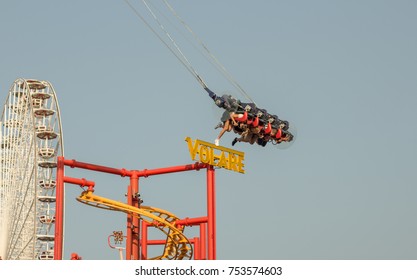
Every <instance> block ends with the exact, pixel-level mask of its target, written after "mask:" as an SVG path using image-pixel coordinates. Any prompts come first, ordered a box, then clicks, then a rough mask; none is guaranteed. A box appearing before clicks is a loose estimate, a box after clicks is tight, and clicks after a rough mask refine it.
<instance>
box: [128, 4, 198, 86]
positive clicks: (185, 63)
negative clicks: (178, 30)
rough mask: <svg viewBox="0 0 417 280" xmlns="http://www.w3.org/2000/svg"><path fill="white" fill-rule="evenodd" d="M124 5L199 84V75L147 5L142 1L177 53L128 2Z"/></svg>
mask: <svg viewBox="0 0 417 280" xmlns="http://www.w3.org/2000/svg"><path fill="white" fill-rule="evenodd" d="M124 1H125V2H126V4H127V5H128V6H129V7H130V8H131V9H132V11H133V12H134V13H135V15H136V16H137V17H138V18H139V19H141V20H142V21H143V23H145V25H146V26H147V27H148V28H149V29H150V30H151V31H152V33H154V34H155V35H156V36H157V37H158V39H159V40H160V41H161V42H162V43H163V44H164V45H165V46H166V47H167V48H168V50H169V51H170V52H171V53H172V54H173V55H174V56H175V57H176V58H177V59H178V60H179V61H180V62H181V64H182V65H183V66H184V67H185V68H186V69H187V70H188V72H190V73H191V75H193V76H194V77H195V78H196V79H197V81H198V82H199V83H200V84H201V78H200V75H198V73H197V71H196V70H195V69H194V68H193V67H192V65H191V63H190V62H189V61H188V59H187V58H186V57H185V55H184V54H183V53H182V51H181V50H180V48H179V47H178V45H177V44H176V43H175V41H174V40H173V39H172V37H171V36H170V35H169V33H168V32H167V31H166V29H165V28H164V26H163V25H162V24H161V23H160V22H159V20H158V19H157V17H156V15H155V14H154V13H153V12H152V10H151V9H150V7H149V6H148V5H147V3H146V1H145V0H142V1H143V2H144V4H145V6H146V7H147V9H148V10H149V12H150V13H151V15H152V16H153V17H154V19H155V20H156V21H157V22H158V24H159V26H160V27H161V29H162V30H164V32H165V34H166V35H167V36H168V38H170V40H171V42H172V43H173V44H174V46H175V47H176V49H177V52H178V53H177V52H176V51H175V50H174V49H173V48H172V47H171V46H170V45H169V44H168V43H167V42H166V41H165V40H164V39H163V38H162V37H161V36H160V35H159V34H158V32H156V30H155V29H154V28H153V27H152V26H151V25H150V24H149V23H148V22H147V21H146V19H145V18H144V17H143V16H142V15H141V14H140V13H139V12H138V10H137V9H136V8H135V7H134V6H133V5H132V4H131V3H130V2H129V0H124Z"/></svg>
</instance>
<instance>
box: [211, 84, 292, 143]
mask: <svg viewBox="0 0 417 280" xmlns="http://www.w3.org/2000/svg"><path fill="white" fill-rule="evenodd" d="M204 89H205V90H206V91H207V93H208V94H209V96H210V97H211V98H212V99H213V100H214V103H215V104H216V105H217V106H218V107H219V108H222V109H224V110H225V111H224V113H223V115H222V117H221V122H220V123H219V124H218V125H217V126H216V127H215V129H217V128H222V130H221V131H220V133H219V135H218V137H217V138H216V139H215V140H214V144H215V145H216V146H218V145H219V144H220V138H221V137H222V136H223V134H224V133H225V132H230V131H232V130H233V131H234V132H235V133H236V134H239V135H240V137H236V138H235V139H234V140H233V142H232V146H234V145H235V144H236V143H237V142H247V143H250V144H251V145H253V144H255V143H257V144H258V145H260V146H262V147H265V146H266V144H267V143H268V142H271V143H272V144H274V145H276V144H280V143H282V142H291V141H293V139H294V135H292V134H291V133H290V132H289V131H288V129H289V123H288V121H285V120H280V119H279V118H278V116H276V115H272V114H269V113H268V112H267V111H266V110H265V109H261V108H258V107H257V106H256V105H255V104H254V103H243V102H241V101H240V100H239V99H236V98H234V97H233V96H231V95H227V94H224V95H222V96H217V95H216V94H215V93H214V92H213V91H211V90H210V89H209V88H208V87H207V86H205V87H204Z"/></svg>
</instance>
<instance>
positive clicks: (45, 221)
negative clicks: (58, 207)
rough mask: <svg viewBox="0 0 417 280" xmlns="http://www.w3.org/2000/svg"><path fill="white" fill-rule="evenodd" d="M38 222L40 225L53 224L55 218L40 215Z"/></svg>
mask: <svg viewBox="0 0 417 280" xmlns="http://www.w3.org/2000/svg"><path fill="white" fill-rule="evenodd" d="M39 221H40V222H41V223H42V224H53V223H55V216H49V215H41V216H39Z"/></svg>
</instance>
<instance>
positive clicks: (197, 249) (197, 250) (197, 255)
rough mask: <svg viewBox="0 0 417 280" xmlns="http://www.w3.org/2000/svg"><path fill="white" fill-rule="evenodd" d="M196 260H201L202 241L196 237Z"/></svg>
mask: <svg viewBox="0 0 417 280" xmlns="http://www.w3.org/2000/svg"><path fill="white" fill-rule="evenodd" d="M193 241H194V242H193V243H194V260H199V259H200V239H199V238H198V237H194V240H193Z"/></svg>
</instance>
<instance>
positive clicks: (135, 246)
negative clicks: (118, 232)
mask: <svg viewBox="0 0 417 280" xmlns="http://www.w3.org/2000/svg"><path fill="white" fill-rule="evenodd" d="M130 186H131V188H132V204H130V205H131V206H133V207H135V208H139V199H140V198H139V177H138V176H137V173H136V172H133V174H132V175H131V176H130ZM139 230H140V223H139V218H138V217H137V216H132V228H131V231H132V255H133V256H132V258H133V259H134V260H139V250H140V246H139Z"/></svg>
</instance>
